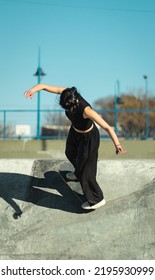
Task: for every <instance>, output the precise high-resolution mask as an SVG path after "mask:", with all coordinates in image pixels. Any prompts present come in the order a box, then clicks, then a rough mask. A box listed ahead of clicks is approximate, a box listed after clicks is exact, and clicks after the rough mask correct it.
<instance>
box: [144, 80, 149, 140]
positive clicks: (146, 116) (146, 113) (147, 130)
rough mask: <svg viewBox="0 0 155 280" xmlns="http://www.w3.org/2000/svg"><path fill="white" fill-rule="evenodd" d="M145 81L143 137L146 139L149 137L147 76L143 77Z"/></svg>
mask: <svg viewBox="0 0 155 280" xmlns="http://www.w3.org/2000/svg"><path fill="white" fill-rule="evenodd" d="M143 78H144V80H145V98H146V105H145V127H146V131H145V137H146V139H147V138H148V137H149V100H148V76H146V75H144V76H143Z"/></svg>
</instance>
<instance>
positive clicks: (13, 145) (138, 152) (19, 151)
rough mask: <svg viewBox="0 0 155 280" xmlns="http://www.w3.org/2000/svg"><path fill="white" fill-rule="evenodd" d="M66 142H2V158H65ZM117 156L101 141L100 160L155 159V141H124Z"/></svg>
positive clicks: (0, 154)
mask: <svg viewBox="0 0 155 280" xmlns="http://www.w3.org/2000/svg"><path fill="white" fill-rule="evenodd" d="M65 142H66V141H65V140H44V141H43V140H0V158H7V159H8V158H10V159H11V158H57V159H58V158H60V159H61V158H64V151H65ZM121 144H122V146H124V147H125V148H126V150H127V153H126V154H122V155H116V154H115V148H114V145H113V143H112V141H111V140H101V142H100V148H99V159H155V140H122V141H121Z"/></svg>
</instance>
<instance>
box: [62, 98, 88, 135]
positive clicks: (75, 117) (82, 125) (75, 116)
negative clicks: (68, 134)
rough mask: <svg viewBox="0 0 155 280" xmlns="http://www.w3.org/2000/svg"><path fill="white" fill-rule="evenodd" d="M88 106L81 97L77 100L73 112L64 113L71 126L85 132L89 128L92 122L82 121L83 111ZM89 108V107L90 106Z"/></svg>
mask: <svg viewBox="0 0 155 280" xmlns="http://www.w3.org/2000/svg"><path fill="white" fill-rule="evenodd" d="M87 106H90V104H89V103H88V102H87V101H86V100H85V99H84V98H83V97H82V96H80V98H79V105H78V107H77V109H76V111H75V112H70V111H67V110H66V111H65V113H66V116H67V117H68V119H69V120H70V121H71V123H72V125H73V126H74V127H75V128H76V129H79V130H87V129H89V128H90V127H91V125H92V123H93V121H92V120H91V119H84V118H83V112H84V109H85V108H86V107H87ZM90 107H91V106H90Z"/></svg>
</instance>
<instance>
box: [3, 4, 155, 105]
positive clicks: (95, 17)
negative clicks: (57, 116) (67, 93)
mask: <svg viewBox="0 0 155 280" xmlns="http://www.w3.org/2000/svg"><path fill="white" fill-rule="evenodd" d="M154 33H155V1H154V0H0V41H1V43H0V80H1V83H0V84H1V87H0V95H1V102H0V109H15V108H20V109H28V108H30V109H32V108H34V109H36V108H37V95H36V96H35V97H34V98H33V100H26V99H25V98H24V96H23V93H24V91H25V90H27V89H29V88H30V87H31V86H33V85H34V84H36V83H37V78H36V77H34V76H33V74H34V73H35V72H36V70H37V66H38V47H39V46H40V48H41V67H42V68H43V70H44V72H45V73H46V74H47V75H46V76H45V77H44V78H43V80H42V83H47V84H54V85H62V86H72V85H74V86H76V87H77V88H78V89H79V91H80V92H81V94H82V95H83V96H84V97H85V98H86V99H87V100H88V101H90V103H91V104H93V102H94V101H95V100H96V99H98V98H101V97H104V96H108V95H113V93H114V86H115V83H116V80H119V81H120V90H121V92H126V91H128V90H129V89H135V90H136V89H139V88H143V87H144V79H143V75H144V74H146V75H148V86H149V90H150V91H151V92H152V93H153V94H155V36H154ZM55 106H56V105H55V96H54V95H52V94H50V93H45V92H42V94H41V108H43V109H50V108H55Z"/></svg>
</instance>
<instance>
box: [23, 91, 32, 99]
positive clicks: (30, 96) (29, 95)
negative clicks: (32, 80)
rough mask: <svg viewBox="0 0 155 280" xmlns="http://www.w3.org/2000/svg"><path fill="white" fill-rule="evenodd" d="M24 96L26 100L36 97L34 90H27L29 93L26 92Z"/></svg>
mask: <svg viewBox="0 0 155 280" xmlns="http://www.w3.org/2000/svg"><path fill="white" fill-rule="evenodd" d="M24 95H25V97H26V98H32V97H33V95H34V92H33V91H32V90H27V91H25V93H24Z"/></svg>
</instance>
